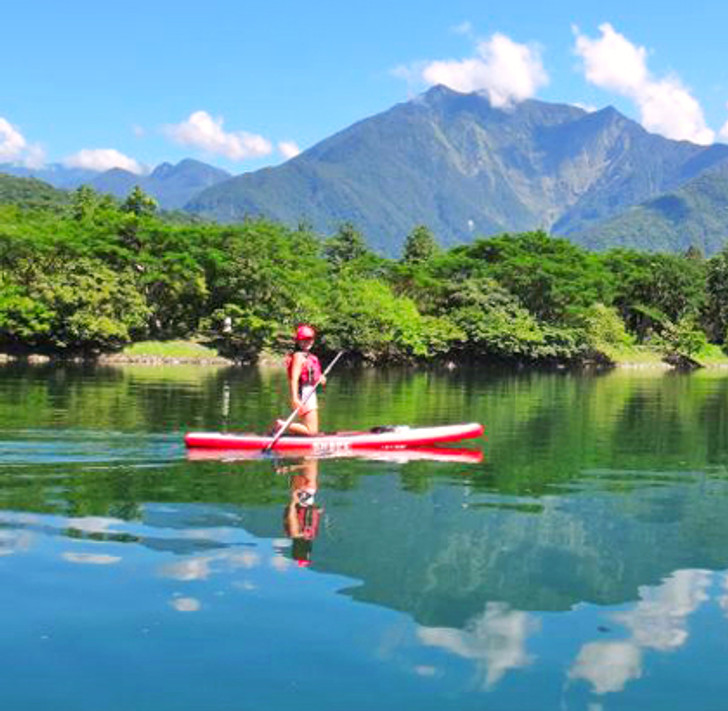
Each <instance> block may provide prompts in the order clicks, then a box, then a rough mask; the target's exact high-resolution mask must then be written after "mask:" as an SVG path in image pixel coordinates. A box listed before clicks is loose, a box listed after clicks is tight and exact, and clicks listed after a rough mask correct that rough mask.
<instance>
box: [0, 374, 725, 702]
mask: <svg viewBox="0 0 728 711" xmlns="http://www.w3.org/2000/svg"><path fill="white" fill-rule="evenodd" d="M284 393H285V385H284V383H283V381H282V376H281V373H280V372H278V371H266V370H262V371H243V370H241V369H205V368H188V369H185V368H181V367H180V368H152V367H126V368H122V369H111V368H106V369H105V368H92V367H89V368H84V367H65V368H62V367H34V368H28V367H19V366H5V367H3V368H2V369H0V580H2V585H0V629H2V631H3V633H2V635H0V654H1V655H2V659H3V661H4V664H3V671H2V688H3V693H2V699H3V702H4V703H3V707H4V708H8V709H13V710H19V711H25V710H31V709H32V710H35V709H49V708H53V709H57V710H61V711H66V710H68V711H71V710H73V711H76V710H78V711H86V710H88V711H99V710H104V711H106V710H109V711H116V710H117V709H118V710H124V711H126V710H132V709H133V710H134V711H139V710H146V709H154V710H155V711H161V710H167V709H169V710H172V709H174V710H175V711H178V710H181V709H205V710H206V711H222V710H228V709H274V708H284V707H289V706H291V705H293V706H295V707H297V708H299V709H309V708H311V709H318V710H326V709H341V708H346V709H348V710H350V711H355V710H357V709H371V708H377V709H402V708H407V709H408V708H416V709H483V708H488V709H551V708H554V709H581V708H583V709H589V710H591V711H595V710H597V709H600V710H605V709H641V710H644V709H665V708H670V709H688V708H689V709H694V708H701V709H720V708H724V707H725V697H726V694H727V692H728V682H727V681H726V674H725V667H726V662H725V659H726V652H728V516H726V511H728V470H727V469H726V464H727V462H728V373H726V374H723V373H722V372H706V373H698V374H693V375H676V374H671V373H662V372H643V371H634V372H626V373H622V372H620V373H613V374H607V375H600V376H593V375H591V376H590V375H573V374H567V373H521V374H513V373H510V374H509V373H498V372H457V371H456V372H453V373H412V372H394V371H393V372H386V373H379V374H372V373H364V374H361V373H359V374H357V373H353V372H347V371H346V370H344V369H341V370H339V371H338V372H337V373H336V374H335V377H333V378H332V380H331V384H330V386H329V389H328V392H327V393H325V394H324V395H323V396H322V399H323V401H324V408H325V409H324V410H323V420H324V424H325V426H326V427H327V428H351V427H369V426H374V425H380V424H399V423H407V424H422V425H425V424H439V423H445V422H456V421H472V420H477V421H481V422H483V423H485V425H486V428H487V439H484V440H481V441H477V442H471V443H464V444H463V446H464V447H466V448H468V449H469V450H471V456H470V457H469V458H468V457H466V456H465V455H462V456H461V457H458V455H457V453H455V454H454V455H453V457H452V459H453V461H432V460H428V459H427V458H412V460H411V461H407V459H406V458H404V459H403V458H401V457H399V458H395V459H392V460H390V461H387V460H384V461H376V460H363V459H336V458H329V459H326V458H325V459H321V460H314V461H307V462H303V461H301V460H277V459H270V458H260V457H259V458H252V459H228V460H225V459H223V460H221V459H208V460H190V459H189V458H188V455H187V453H186V452H185V450H184V448H183V446H182V434H183V433H184V431H186V430H188V429H220V430H234V429H236V428H240V427H243V426H248V425H249V426H250V428H252V429H257V430H261V429H263V428H267V427H268V426H269V425H270V423H271V422H272V420H273V419H274V418H275V417H277V416H281V415H285V414H287V413H286V412H285V410H284V409H282V408H283V407H284V402H285V398H284ZM473 450H475V451H476V455H477V451H478V450H479V451H480V452H482V461H479V462H478V461H471V460H472V459H473V457H472V451H473ZM475 458H476V460H477V456H476V457H475ZM312 483H313V485H314V486H309V485H311V484H312ZM304 485H306V486H309V488H316V489H317V490H316V491H315V507H316V511H317V518H318V524H317V528H315V530H314V531H313V533H314V534H315V535H314V536H313V538H312V539H311V540H306V539H301V538H299V539H296V540H292V539H291V538H290V537H289V536H288V535H287V530H286V527H285V526H284V519H285V518H286V507H287V505H288V504H289V503H290V502H291V500H292V495H293V494H292V491H293V489H295V488H297V487H299V488H300V487H301V486H304Z"/></svg>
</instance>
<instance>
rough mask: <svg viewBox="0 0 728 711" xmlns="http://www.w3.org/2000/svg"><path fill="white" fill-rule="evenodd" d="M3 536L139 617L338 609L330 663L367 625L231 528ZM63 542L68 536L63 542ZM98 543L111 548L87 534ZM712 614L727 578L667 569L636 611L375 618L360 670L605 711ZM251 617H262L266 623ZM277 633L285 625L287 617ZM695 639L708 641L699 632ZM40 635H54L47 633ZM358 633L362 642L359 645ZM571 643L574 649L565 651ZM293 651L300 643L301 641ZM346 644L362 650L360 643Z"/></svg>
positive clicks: (721, 604)
mask: <svg viewBox="0 0 728 711" xmlns="http://www.w3.org/2000/svg"><path fill="white" fill-rule="evenodd" d="M170 511H171V509H169V508H165V507H161V506H160V507H159V511H158V512H157V513H158V514H159V515H160V516H161V515H168V514H169V513H170ZM152 513H153V512H152ZM152 519H154V516H152ZM0 526H2V528H0V553H2V554H4V556H5V557H6V559H7V557H8V556H15V557H20V558H23V557H28V556H33V555H38V554H43V555H46V556H48V555H50V556H52V557H54V558H55V559H56V560H57V561H59V562H60V563H65V564H66V568H64V569H62V573H60V574H62V575H63V576H64V579H65V580H69V577H68V576H73V575H74V572H73V571H74V570H81V569H87V570H88V571H89V572H88V573H87V574H85V575H84V577H83V580H84V581H85V582H86V583H87V584H88V585H89V586H90V587H91V588H92V589H93V588H94V586H95V585H101V582H100V580H99V579H98V578H97V579H95V578H94V573H93V571H94V570H97V571H101V570H102V569H107V570H109V571H113V570H114V569H117V570H122V569H123V570H125V572H124V573H122V574H121V577H119V575H118V574H114V573H113V572H110V574H111V575H112V578H111V579H110V580H112V581H113V584H114V585H118V584H119V583H120V581H121V584H122V590H121V591H118V590H117V591H116V593H115V594H116V595H117V596H118V595H119V594H121V596H122V598H121V599H122V600H123V596H124V595H126V594H128V593H127V592H126V590H127V589H128V585H129V584H131V585H132V587H133V588H134V589H136V590H139V595H138V597H139V600H138V603H139V604H141V605H142V608H148V606H149V605H150V604H151V605H152V607H153V608H154V609H155V610H156V613H155V614H157V615H159V614H162V613H161V610H162V609H163V608H165V607H166V608H167V609H169V610H171V611H173V612H175V613H182V614H181V618H180V619H182V618H187V617H188V616H190V613H195V614H194V615H191V617H190V619H191V618H195V619H198V618H199V619H207V617H206V616H210V620H214V619H219V615H220V614H222V612H223V610H225V611H226V612H225V614H233V617H232V618H231V619H233V620H235V621H236V622H238V623H239V622H240V619H238V618H239V616H240V615H243V617H246V616H247V615H248V614H253V615H255V614H256V613H250V612H248V613H246V612H244V610H245V609H246V606H247V605H248V604H249V602H250V601H255V602H254V604H253V608H255V609H257V610H258V611H259V613H258V614H260V610H262V609H265V608H266V607H267V606H272V607H274V608H276V609H278V611H279V612H278V614H283V615H284V617H285V615H288V614H292V613H291V612H285V613H282V612H281V611H282V610H286V609H287V608H288V606H291V607H293V608H295V607H296V606H299V605H300V606H302V607H303V608H306V607H307V606H309V609H315V608H316V607H318V606H321V607H322V608H329V607H330V605H331V602H332V601H333V600H338V602H337V604H336V605H335V607H336V608H337V609H338V616H337V617H336V620H337V622H336V624H335V627H336V630H335V631H333V632H332V631H326V632H325V633H324V637H326V638H328V639H329V642H328V643H327V644H329V643H331V644H334V646H333V647H331V649H330V650H329V651H328V652H327V653H326V654H325V657H327V656H328V655H330V654H334V655H335V654H336V649H335V645H341V644H347V642H346V641H345V640H347V638H348V637H347V636H348V634H349V632H348V631H347V630H348V626H349V625H351V624H353V622H354V620H355V619H358V618H362V619H363V620H365V621H366V620H368V619H369V617H368V615H369V613H370V612H371V611H372V610H373V609H375V608H373V606H371V605H362V604H361V603H357V602H353V601H351V600H350V599H348V598H347V597H344V596H341V595H340V592H341V591H342V589H343V588H345V587H347V586H350V585H351V582H352V581H346V580H343V579H340V578H337V577H336V576H329V575H324V574H321V573H314V572H312V571H308V570H301V569H299V568H297V566H295V565H293V564H292V561H291V559H290V557H289V551H288V548H289V541H287V540H285V539H261V538H257V537H254V536H251V535H250V534H249V533H247V532H246V531H245V530H243V529H240V528H228V527H225V526H219V525H215V526H212V527H210V528H209V529H208V528H204V527H195V528H190V529H180V530H175V529H173V528H159V527H156V526H150V525H145V524H144V523H139V522H136V523H130V522H127V521H122V520H118V519H114V518H111V517H93V516H90V517H62V516H44V515H41V514H33V515H28V514H15V513H13V512H2V513H0ZM69 532H73V537H71V538H69V537H68V533H69ZM122 533H123V534H126V535H127V538H126V539H124V540H125V541H126V542H123V543H122V542H119V541H117V540H115V539H114V538H113V534H122ZM101 534H103V535H105V536H107V537H108V536H112V537H111V538H104V539H100V538H98V537H96V538H95V537H94V536H99V535H101ZM78 535H87V536H88V537H87V538H83V537H82V538H78V537H77V536H78ZM165 541H166V542H167V543H166V544H165V543H164V542H165ZM174 541H179V542H180V544H184V545H182V547H181V548H179V550H180V551H183V552H182V553H175V550H177V549H176V547H175V545H174ZM190 543H192V544H199V548H198V550H197V551H196V552H192V553H187V552H184V551H188V550H189V549H188V548H187V546H188V545H189V544H190ZM193 550H194V549H193ZM69 564H71V565H69ZM271 575H272V576H273V577H271ZM89 576H91V577H89ZM124 581H125V583H124ZM78 584H79V585H80V584H81V580H80V579H79V581H78ZM170 586H171V587H170ZM101 589H103V586H101ZM97 592H98V591H97ZM240 595H242V596H247V597H244V598H241V599H240V600H241V601H238V602H235V603H234V605H233V607H230V602H229V601H228V602H225V601H226V600H228V599H229V598H230V596H233V597H232V599H234V600H237V599H238V598H237V597H236V596H240ZM332 595H333V597H332ZM251 596H252V597H251ZM242 600H247V601H249V602H248V603H246V602H243V601H242ZM711 603H713V604H712V605H711ZM260 605H263V607H262V608H261V607H259V606H260ZM281 605H283V607H282V608H281V607H280V606H281ZM342 605H343V607H342ZM310 606H313V607H312V608H310ZM706 606H707V607H706ZM708 608H714V609H715V610H718V611H719V613H720V619H721V620H725V618H726V616H728V573H723V572H721V573H714V572H710V571H706V570H677V571H675V572H673V573H672V574H671V575H669V576H668V577H666V578H665V579H664V580H663V581H662V582H660V583H659V584H656V585H645V586H642V587H640V589H639V599H638V600H637V601H636V602H634V603H632V604H626V605H621V606H619V607H618V608H609V607H599V608H597V607H594V606H591V605H585V604H580V605H576V606H575V607H574V608H572V609H570V610H566V611H564V612H560V613H548V614H544V613H539V612H535V611H528V612H527V611H522V610H518V609H515V608H513V607H512V606H511V605H509V604H507V603H505V602H498V601H489V602H486V603H485V604H484V606H483V609H482V612H480V613H479V614H476V615H475V616H473V617H472V618H471V619H470V620H469V621H468V622H467V623H466V624H465V625H464V626H463V627H462V628H450V627H435V626H423V625H417V624H415V623H414V622H413V621H412V620H411V618H409V616H408V615H402V614H399V613H391V612H390V613H388V614H386V615H385V616H384V617H383V618H382V616H381V615H379V614H376V615H372V616H371V619H369V622H365V624H366V625H368V629H367V632H366V635H369V641H368V642H367V644H366V645H365V647H364V648H363V649H360V650H359V651H358V653H359V654H363V655H364V657H366V658H368V659H369V663H374V661H373V660H376V659H378V660H379V662H377V663H380V664H381V663H387V664H389V665H393V667H394V668H400V669H401V670H402V671H403V672H404V671H405V670H407V671H408V673H409V674H411V675H412V676H413V677H414V678H418V679H421V680H422V683H426V682H427V683H430V684H435V685H436V686H437V688H460V691H461V692H463V693H481V694H482V693H486V694H489V695H491V694H497V693H499V691H500V690H501V689H503V691H504V692H505V691H506V690H507V689H508V688H510V687H511V686H512V684H513V681H515V680H516V679H520V678H521V677H522V676H523V678H524V679H525V678H532V677H533V674H534V673H537V674H541V675H543V674H546V675H547V677H549V678H551V679H552V681H551V684H552V685H554V686H556V685H557V684H556V682H557V679H559V680H560V681H559V682H558V684H559V685H560V686H561V687H562V690H561V692H559V693H561V694H562V695H563V694H569V693H576V692H577V691H578V689H579V685H582V688H583V689H585V690H586V689H588V690H589V691H590V692H591V693H592V694H594V695H595V696H594V697H593V698H592V700H591V701H590V702H589V703H588V705H587V704H586V703H585V705H584V708H591V709H598V708H602V706H601V702H600V701H599V699H603V698H606V697H605V695H610V694H612V695H613V694H619V693H624V692H625V691H626V690H627V689H628V688H629V686H630V684H633V683H635V682H637V681H639V680H643V679H644V678H645V674H646V668H647V665H648V664H649V663H650V660H649V659H648V656H647V655H648V654H650V653H651V654H653V655H654V654H657V655H662V656H663V657H665V655H668V657H665V658H669V655H674V654H675V653H676V652H677V651H678V650H680V649H684V648H686V647H688V646H689V645H690V644H691V642H693V641H697V643H698V644H699V643H700V639H699V638H698V639H697V640H694V639H693V634H695V633H691V620H692V619H693V617H694V616H695V615H696V614H697V613H698V612H699V611H700V610H701V609H708ZM367 610H369V613H368V612H367ZM145 614H146V613H145ZM268 614H269V613H268ZM325 614H326V613H324V617H323V618H322V619H321V620H320V621H319V622H318V624H324V628H325V624H331V620H327V622H326V623H324V620H325V619H326V618H325ZM201 616H202V617H201ZM314 616H315V615H314ZM253 619H255V618H254V617H253ZM261 619H262V620H265V615H264V616H263V617H262V618H261ZM280 623H281V620H278V619H276V620H275V621H271V620H268V622H267V623H266V624H265V625H264V627H265V628H266V630H268V631H266V633H265V634H270V630H269V626H270V625H271V624H272V625H273V626H274V627H275V626H276V625H278V624H280ZM282 623H283V624H284V625H285V624H286V623H285V620H284V621H283V622H282ZM132 624H133V623H132ZM180 624H182V623H180ZM215 624H216V623H215ZM355 626H356V625H355ZM559 627H563V628H564V629H568V630H570V633H569V634H566V633H565V634H564V635H563V639H559V637H558V635H554V630H556V629H558V628H559ZM143 629H144V634H146V635H149V634H153V631H154V627H153V625H151V623H149V622H147V623H145V626H144V628H143ZM212 629H214V624H213V628H212ZM305 629H306V626H305V625H304V626H303V627H302V628H301V627H297V630H298V632H297V633H296V634H303V635H304V637H305V635H306V632H305ZM700 629H701V630H702V632H703V633H704V631H705V630H704V626H703V627H701V628H700ZM43 634H44V635H46V637H48V638H49V639H50V638H52V637H53V635H52V632H51V631H50V629H49V630H48V631H45V632H43ZM211 634H212V632H211ZM317 634H319V632H318V631H317V632H316V633H315V635H317ZM358 634H359V635H360V638H363V637H365V636H366V635H365V634H364V633H363V632H359V633H358ZM569 636H570V639H571V643H570V645H571V646H569V644H565V643H564V639H566V638H567V637H569ZM337 640H338V641H337ZM296 643H297V644H300V639H299V640H298V641H297V642H296ZM356 643H357V644H361V639H359V640H358V641H357V642H356ZM304 646H305V645H304ZM327 649H328V647H327ZM372 655H373V656H372ZM555 660H558V663H554V661H555ZM675 663H678V662H675ZM463 665H465V666H463ZM468 669H469V671H467V670H468ZM539 669H542V670H543V671H539Z"/></svg>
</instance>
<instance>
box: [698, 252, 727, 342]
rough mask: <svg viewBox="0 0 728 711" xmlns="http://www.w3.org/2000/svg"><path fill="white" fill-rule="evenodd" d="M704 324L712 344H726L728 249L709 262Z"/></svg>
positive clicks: (703, 316) (703, 315)
mask: <svg viewBox="0 0 728 711" xmlns="http://www.w3.org/2000/svg"><path fill="white" fill-rule="evenodd" d="M702 323H703V327H704V329H705V331H706V334H707V336H708V338H709V339H710V341H711V342H713V343H725V342H726V338H727V337H728V247H726V248H725V249H724V250H723V251H722V252H720V253H719V254H716V255H715V256H714V257H712V258H711V259H710V260H708V265H707V276H706V286H705V306H704V309H703V314H702Z"/></svg>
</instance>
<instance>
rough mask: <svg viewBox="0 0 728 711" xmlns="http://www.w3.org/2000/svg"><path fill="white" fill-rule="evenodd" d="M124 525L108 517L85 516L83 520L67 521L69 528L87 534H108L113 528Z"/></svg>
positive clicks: (72, 519)
mask: <svg viewBox="0 0 728 711" xmlns="http://www.w3.org/2000/svg"><path fill="white" fill-rule="evenodd" d="M122 523H123V522H122V521H119V520H118V519H115V518H108V517H106V516H84V517H83V518H69V519H67V525H68V527H69V528H74V529H76V530H77V531H84V532H85V533H108V532H109V531H110V530H111V527H112V526H118V525H119V524H122Z"/></svg>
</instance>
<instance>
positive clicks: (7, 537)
mask: <svg viewBox="0 0 728 711" xmlns="http://www.w3.org/2000/svg"><path fill="white" fill-rule="evenodd" d="M32 545H33V534H32V533H29V532H28V531H13V530H8V531H2V530H0V556H2V555H13V554H14V553H24V552H25V551H28V550H30V548H31V547H32Z"/></svg>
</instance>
